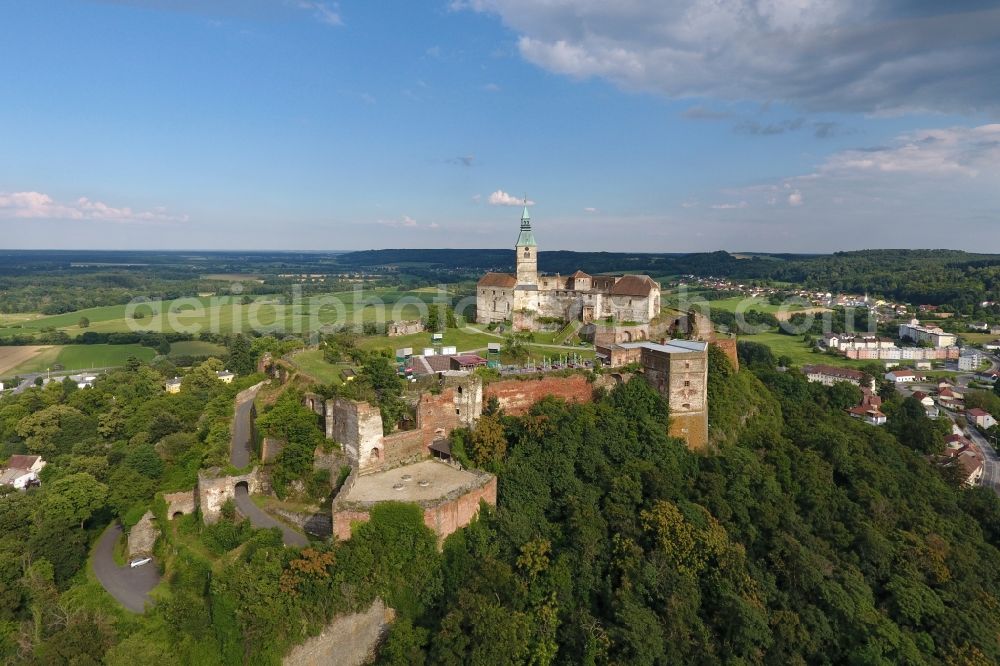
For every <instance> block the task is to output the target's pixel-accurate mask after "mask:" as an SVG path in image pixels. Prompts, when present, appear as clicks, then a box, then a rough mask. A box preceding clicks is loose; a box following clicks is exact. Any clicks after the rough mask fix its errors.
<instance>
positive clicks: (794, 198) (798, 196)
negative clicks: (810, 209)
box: [788, 190, 802, 206]
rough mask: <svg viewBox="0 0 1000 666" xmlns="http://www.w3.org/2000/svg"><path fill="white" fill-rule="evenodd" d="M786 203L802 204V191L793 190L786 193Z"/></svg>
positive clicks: (792, 204)
mask: <svg viewBox="0 0 1000 666" xmlns="http://www.w3.org/2000/svg"><path fill="white" fill-rule="evenodd" d="M788 205H789V206H801V205H802V193H801V192H799V191H798V190H795V191H794V192H792V193H791V194H789V195H788Z"/></svg>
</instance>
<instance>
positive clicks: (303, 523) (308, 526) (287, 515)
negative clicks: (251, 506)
mask: <svg viewBox="0 0 1000 666" xmlns="http://www.w3.org/2000/svg"><path fill="white" fill-rule="evenodd" d="M268 512H269V513H273V514H274V515H276V516H278V517H280V518H283V519H285V520H286V521H288V522H289V523H292V524H293V525H298V526H299V528H301V529H302V530H303V531H305V532H308V533H309V534H312V535H314V536H318V537H328V536H330V535H331V534H333V517H332V516H331V515H330V514H329V513H325V512H320V510H319V508H317V509H316V510H315V511H311V512H300V511H289V510H288V509H282V508H280V507H271V508H269V509H268Z"/></svg>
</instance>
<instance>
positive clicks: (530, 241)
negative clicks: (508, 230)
mask: <svg viewBox="0 0 1000 666" xmlns="http://www.w3.org/2000/svg"><path fill="white" fill-rule="evenodd" d="M537 246H538V244H537V243H535V234H533V233H531V216H530V215H528V206H527V205H525V207H524V211H523V212H522V213H521V233H520V235H519V236H518V237H517V247H537Z"/></svg>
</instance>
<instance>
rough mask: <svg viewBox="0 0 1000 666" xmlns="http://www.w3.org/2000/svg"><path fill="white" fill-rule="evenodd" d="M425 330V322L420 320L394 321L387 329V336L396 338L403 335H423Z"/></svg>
mask: <svg viewBox="0 0 1000 666" xmlns="http://www.w3.org/2000/svg"><path fill="white" fill-rule="evenodd" d="M423 330H424V322H422V321H420V320H419V319H413V320H409V321H394V322H392V323H391V324H390V325H389V327H388V328H387V329H386V335H387V336H388V337H390V338H396V337H399V336H401V335H413V334H414V333H422V332H423Z"/></svg>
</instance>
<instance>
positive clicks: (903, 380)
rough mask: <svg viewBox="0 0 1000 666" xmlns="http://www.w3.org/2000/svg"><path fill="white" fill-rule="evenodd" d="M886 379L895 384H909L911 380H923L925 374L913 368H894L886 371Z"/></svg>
mask: <svg viewBox="0 0 1000 666" xmlns="http://www.w3.org/2000/svg"><path fill="white" fill-rule="evenodd" d="M885 379H886V381H890V382H893V383H894V384H909V383H911V382H919V381H923V379H924V376H923V375H921V374H918V373H916V372H914V371H913V370H892V371H891V372H887V373H885Z"/></svg>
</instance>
